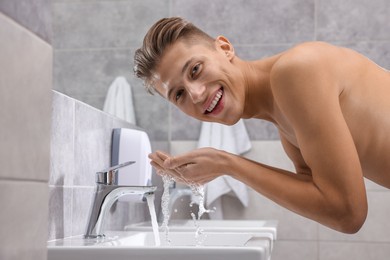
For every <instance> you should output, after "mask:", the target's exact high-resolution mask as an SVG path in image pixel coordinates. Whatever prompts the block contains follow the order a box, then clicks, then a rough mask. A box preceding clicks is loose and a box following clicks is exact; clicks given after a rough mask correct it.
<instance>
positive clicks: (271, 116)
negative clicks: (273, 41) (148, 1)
mask: <svg viewBox="0 0 390 260" xmlns="http://www.w3.org/2000/svg"><path fill="white" fill-rule="evenodd" d="M135 64H136V66H135V74H136V75H137V76H138V77H140V78H142V79H143V80H144V81H145V85H146V86H147V88H148V90H149V91H156V92H157V93H159V94H160V95H161V96H163V97H164V98H166V99H168V100H169V101H170V102H172V103H173V104H175V105H176V106H177V107H178V108H179V109H181V110H182V111H183V112H185V113H186V114H188V115H190V116H192V117H194V118H197V119H199V120H202V121H212V122H219V123H222V124H227V125H232V124H234V123H236V122H237V121H238V120H239V119H240V118H257V119H263V120H268V121H270V122H272V123H274V124H275V126H276V127H277V128H278V130H279V133H280V139H281V142H282V144H283V147H284V149H285V151H286V153H287V154H288V156H289V157H290V158H291V160H292V161H293V162H294V165H295V168H296V173H291V172H288V171H285V170H281V169H277V168H274V167H270V166H267V165H263V164H261V163H258V162H255V161H251V160H248V159H246V158H243V157H240V156H238V155H233V154H229V153H227V152H224V151H220V150H216V149H212V148H202V149H196V150H194V151H191V152H189V153H187V154H184V155H181V156H175V157H171V156H169V155H167V154H165V153H163V152H155V153H153V154H151V155H150V158H151V164H152V165H153V166H154V167H155V168H156V169H157V170H158V171H163V172H167V173H168V174H170V175H172V176H173V177H175V178H176V179H178V180H182V181H186V182H196V183H206V182H208V181H210V180H212V179H214V178H216V177H218V176H220V175H223V174H228V175H230V176H232V177H234V178H236V179H237V180H239V181H241V182H243V183H245V184H247V185H249V186H250V187H252V188H253V189H255V190H256V191H257V192H259V193H261V194H263V195H264V196H266V197H268V198H269V199H271V200H273V201H275V202H276V203H278V204H280V205H282V206H284V207H286V208H288V209H290V210H292V211H294V212H296V213H298V214H300V215H303V216H305V217H307V218H310V219H313V220H315V221H317V222H319V223H322V224H323V225H326V226H328V227H330V228H333V229H335V230H338V231H340V232H344V233H355V232H357V231H358V230H359V229H360V228H361V226H362V225H363V223H364V221H365V219H366V215H367V198H366V191H365V186H364V180H363V177H366V178H368V179H370V180H372V181H374V182H376V183H378V184H380V185H382V186H384V187H387V188H390V157H389V156H390V73H389V71H386V70H385V69H383V68H381V67H379V66H377V65H376V64H375V63H373V62H372V61H370V60H369V59H367V58H365V57H363V56H362V55H360V54H358V53H356V52H354V51H352V50H350V49H346V48H341V47H336V46H332V45H330V44H326V43H321V42H309V43H303V44H299V45H297V46H295V47H293V48H291V49H289V50H287V51H285V52H282V53H280V54H277V55H275V56H272V57H269V58H265V59H261V60H256V61H244V60H242V59H240V58H239V57H237V56H236V54H235V52H234V48H233V46H232V44H231V43H230V42H229V41H228V39H226V38H225V37H223V36H218V37H217V38H216V39H212V38H211V37H210V36H208V35H206V34H205V33H204V32H202V31H200V30H199V29H197V28H196V27H195V26H194V25H192V24H191V23H189V22H187V21H185V20H183V19H181V18H177V17H176V18H165V19H162V20H160V21H158V22H157V23H156V24H155V25H154V26H152V28H151V29H150V30H149V32H148V33H147V35H146V36H145V39H144V43H143V46H142V47H141V48H140V49H139V50H137V52H136V54H135Z"/></svg>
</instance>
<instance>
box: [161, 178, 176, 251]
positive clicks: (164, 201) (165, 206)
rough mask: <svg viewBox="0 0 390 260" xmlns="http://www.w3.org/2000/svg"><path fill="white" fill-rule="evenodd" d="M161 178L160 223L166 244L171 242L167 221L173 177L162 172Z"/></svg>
mask: <svg viewBox="0 0 390 260" xmlns="http://www.w3.org/2000/svg"><path fill="white" fill-rule="evenodd" d="M162 179H163V182H164V191H163V194H162V197H161V210H162V214H163V217H164V219H163V222H162V224H161V227H162V228H163V229H164V232H165V242H166V244H167V245H170V244H171V240H170V239H169V227H168V222H169V218H170V212H169V199H170V196H169V187H170V186H171V185H172V183H173V181H174V180H173V178H172V177H171V176H169V175H168V174H163V175H162Z"/></svg>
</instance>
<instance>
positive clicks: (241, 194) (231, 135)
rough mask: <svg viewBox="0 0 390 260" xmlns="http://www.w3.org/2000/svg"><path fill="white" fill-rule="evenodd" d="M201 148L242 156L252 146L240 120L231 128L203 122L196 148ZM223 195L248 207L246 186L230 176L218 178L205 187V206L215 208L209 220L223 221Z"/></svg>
mask: <svg viewBox="0 0 390 260" xmlns="http://www.w3.org/2000/svg"><path fill="white" fill-rule="evenodd" d="M201 147H213V148H216V149H220V150H224V151H226V152H229V153H233V154H243V153H246V152H247V151H249V150H250V149H251V147H252V146H251V142H250V140H249V136H248V133H247V131H246V128H245V125H244V122H243V120H242V119H241V120H240V121H238V122H237V123H236V124H235V125H232V126H227V125H222V124H219V123H210V122H203V123H202V128H201V132H200V137H199V142H198V148H201ZM224 194H231V195H233V196H236V197H237V198H238V199H239V200H240V201H241V203H242V204H243V205H244V206H245V207H247V206H248V190H247V187H246V185H245V184H244V183H242V182H240V181H238V180H236V179H234V178H232V177H230V176H225V175H224V176H220V177H218V178H216V179H214V180H212V181H211V182H209V183H207V184H206V185H205V196H206V206H207V207H208V208H209V209H213V208H214V207H215V208H216V211H215V212H214V213H212V214H210V218H211V219H223V212H222V208H221V206H222V204H221V197H222V195H224Z"/></svg>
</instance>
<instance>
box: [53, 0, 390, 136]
mask: <svg viewBox="0 0 390 260" xmlns="http://www.w3.org/2000/svg"><path fill="white" fill-rule="evenodd" d="M389 5H390V2H389V1H387V0H353V1H352V0H348V1H342V2H340V1H337V0H287V1H286V0H246V1H243V0H240V1H237V0H213V1H208V0H198V1H190V0H110V1H105V0H89V1H85V0H72V1H67V0H52V12H53V47H54V89H56V90H58V91H60V92H62V93H65V94H67V95H69V96H71V97H74V98H76V99H79V100H81V101H83V102H86V103H88V104H91V105H92V106H94V107H97V108H99V109H102V108H103V102H104V98H105V96H106V93H107V90H108V87H109V85H110V83H111V82H112V81H113V80H114V78H115V77H116V76H119V75H123V76H125V77H126V78H127V79H128V81H129V82H130V84H131V86H132V87H133V92H134V103H135V110H136V116H137V122H138V124H139V126H140V127H142V128H144V129H146V130H147V131H148V134H149V136H150V137H151V139H152V140H153V141H159V142H170V141H178V140H196V139H197V138H198V136H199V130H200V122H199V121H197V120H194V119H191V118H188V117H187V116H185V115H184V114H183V113H181V112H180V111H178V110H177V109H176V108H175V107H174V106H170V105H169V104H168V103H167V102H165V101H164V100H162V99H161V98H160V97H159V96H158V95H157V96H150V95H149V94H148V93H146V92H145V91H144V89H143V87H142V83H141V82H140V81H139V80H137V79H135V78H134V77H133V73H132V67H133V60H132V58H133V55H134V51H135V50H136V49H137V48H139V47H140V46H141V43H142V38H143V36H144V34H145V33H146V31H147V29H148V28H149V27H150V26H151V25H152V24H153V23H154V22H155V21H157V20H158V19H160V18H162V17H167V16H176V15H178V16H183V17H185V18H187V19H189V20H190V21H192V22H194V23H195V24H196V25H198V26H199V27H200V28H202V29H204V30H205V31H206V32H208V33H210V34H211V35H212V36H213V37H215V36H217V35H219V34H223V35H226V36H227V37H228V38H229V39H230V40H231V42H232V43H233V44H234V46H235V49H236V52H237V54H238V55H239V56H240V57H242V58H244V59H258V58H261V57H266V56H270V55H273V54H275V53H278V52H280V51H283V50H286V49H287V48H289V47H291V46H293V45H295V44H297V43H299V42H302V41H312V40H320V41H328V42H331V43H334V44H338V45H341V46H346V47H350V48H353V49H355V50H357V51H360V52H362V53H363V54H365V55H367V56H368V57H369V58H371V59H373V60H374V61H376V62H377V63H378V64H380V65H381V66H384V67H387V68H390V44H389V42H390V30H389V28H388V24H389V23H388V22H389V20H388V19H389V12H390V11H389V8H390V7H389ZM245 123H246V125H247V128H248V131H249V134H250V137H251V139H252V140H277V139H278V135H277V132H276V129H275V128H274V127H273V126H272V125H270V124H268V123H266V122H262V121H259V120H245Z"/></svg>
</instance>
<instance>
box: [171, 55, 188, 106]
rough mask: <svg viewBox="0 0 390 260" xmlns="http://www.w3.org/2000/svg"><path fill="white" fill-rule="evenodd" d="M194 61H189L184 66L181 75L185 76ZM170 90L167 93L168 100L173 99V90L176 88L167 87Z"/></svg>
mask: <svg viewBox="0 0 390 260" xmlns="http://www.w3.org/2000/svg"><path fill="white" fill-rule="evenodd" d="M193 60H194V58H191V59H189V60H188V61H186V63H185V64H184V66H183V69H182V70H181V73H182V74H184V73H185V71H186V70H187V69H188V66H190V64H191V63H192V62H193ZM167 88H168V93H167V98H168V100H170V99H171V98H170V97H171V94H172V92H173V90H174V89H175V87H171V88H170V87H169V86H168V87H167Z"/></svg>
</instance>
